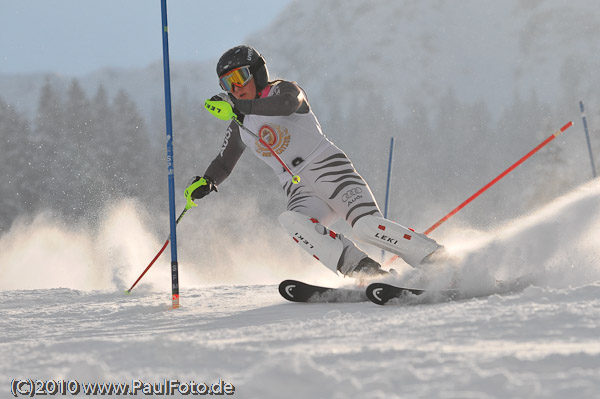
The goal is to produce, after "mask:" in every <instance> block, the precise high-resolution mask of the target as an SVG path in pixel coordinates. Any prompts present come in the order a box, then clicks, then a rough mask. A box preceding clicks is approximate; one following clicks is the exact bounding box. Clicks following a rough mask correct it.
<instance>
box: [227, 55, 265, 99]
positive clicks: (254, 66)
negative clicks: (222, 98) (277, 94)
mask: <svg viewBox="0 0 600 399" xmlns="http://www.w3.org/2000/svg"><path fill="white" fill-rule="evenodd" d="M243 66H249V67H250V72H251V73H252V76H253V77H254V83H255V84H256V90H257V92H261V91H262V89H264V88H265V87H267V84H268V82H269V70H268V69H267V64H266V63H265V59H264V58H263V56H262V55H260V53H259V52H258V51H256V49H255V48H253V47H251V46H244V45H242V46H236V47H234V48H232V49H229V50H227V51H226V52H225V53H223V55H222V56H221V58H219V62H217V75H218V76H219V77H221V76H223V75H224V74H225V73H227V72H229V71H231V70H232V69H235V68H239V67H243Z"/></svg>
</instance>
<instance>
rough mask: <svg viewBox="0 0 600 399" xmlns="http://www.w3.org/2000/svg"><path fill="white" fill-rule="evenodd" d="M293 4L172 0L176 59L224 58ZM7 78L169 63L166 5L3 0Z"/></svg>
mask: <svg viewBox="0 0 600 399" xmlns="http://www.w3.org/2000/svg"><path fill="white" fill-rule="evenodd" d="M290 2H291V0H256V1H254V2H252V3H250V2H247V1H242V0H231V1H227V2H221V1H218V2H217V1H205V0H169V1H168V2H167V14H168V25H169V58H170V60H171V62H185V61H204V60H216V59H218V57H219V56H220V55H221V54H222V53H223V52H224V51H225V50H227V49H229V48H231V47H233V46H236V45H238V44H242V43H243V42H244V41H245V39H246V38H247V37H248V35H249V34H251V33H253V32H256V31H258V30H260V29H261V28H263V27H265V26H267V25H269V24H270V23H271V22H272V21H273V20H274V19H275V18H276V17H277V15H278V14H279V13H280V12H281V11H282V10H283V9H284V8H285V7H286V6H287V5H288V4H289V3H290ZM0 49H2V51H1V52H0V74H27V73H35V72H44V73H46V72H54V73H58V74H64V75H72V76H81V75H85V74H87V73H90V72H93V71H95V70H97V69H101V68H103V67H118V68H139V67H142V68H143V67H146V66H148V65H149V64H152V63H154V62H157V61H159V62H161V60H162V23H161V2H160V0H52V1H48V0H18V1H17V0H0Z"/></svg>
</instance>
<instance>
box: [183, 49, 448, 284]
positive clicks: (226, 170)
mask: <svg viewBox="0 0 600 399" xmlns="http://www.w3.org/2000/svg"><path fill="white" fill-rule="evenodd" d="M217 75H218V77H219V82H220V86H221V88H222V89H223V90H225V91H226V92H227V93H221V94H218V95H216V96H213V97H212V98H211V99H210V100H207V102H206V105H207V109H208V110H209V111H211V112H212V113H213V114H214V115H215V116H219V117H220V115H219V114H220V113H221V114H222V113H226V112H227V111H228V110H229V112H230V113H231V111H233V113H232V115H233V117H234V118H235V119H237V121H239V122H237V121H236V120H232V122H231V123H230V125H229V127H228V129H227V131H226V134H225V140H224V143H223V146H222V148H221V150H220V152H219V153H218V155H217V156H216V158H215V159H214V160H213V161H212V163H211V164H210V165H209V167H208V168H207V169H206V171H205V173H204V175H203V177H200V176H196V177H195V178H193V181H192V184H191V185H190V186H189V187H188V189H187V190H186V193H185V194H186V198H187V199H188V201H193V200H195V199H200V198H203V197H204V196H206V195H207V194H209V193H210V192H212V191H217V186H218V185H220V184H221V183H222V182H223V181H224V180H225V179H226V178H227V177H228V176H229V174H230V173H231V171H232V169H233V167H234V166H235V164H236V162H237V161H238V159H239V158H240V156H241V155H242V152H243V151H244V150H245V148H250V149H251V151H252V152H253V153H254V154H255V155H256V156H257V157H258V158H260V159H262V160H263V161H264V162H266V163H267V164H268V165H269V166H271V167H272V168H273V169H274V171H275V173H276V174H277V175H278V177H279V181H280V182H281V184H282V186H283V190H284V192H285V194H286V195H287V198H288V201H287V210H286V211H285V212H283V213H282V214H281V215H280V216H279V222H280V223H281V225H283V227H284V228H285V229H286V230H287V231H288V233H289V234H290V235H291V236H292V238H293V239H294V240H295V241H296V242H297V243H298V244H300V245H301V246H302V247H303V248H304V249H305V250H306V251H308V252H309V253H310V254H311V255H313V256H314V257H315V258H316V259H318V260H319V261H320V262H321V263H323V264H324V265H325V266H326V267H328V268H329V269H331V270H332V271H333V272H334V273H336V272H340V273H342V274H343V275H347V276H354V277H358V276H374V275H380V274H386V273H387V272H385V271H383V270H382V269H381V265H380V264H379V263H378V262H376V261H375V260H373V259H371V258H370V257H369V256H368V255H367V254H366V253H365V252H363V251H362V250H360V249H359V248H358V247H357V246H356V245H355V244H354V243H353V242H352V241H351V240H350V239H348V238H347V237H345V236H343V235H342V234H336V233H334V232H333V231H331V230H330V229H329V227H328V226H330V225H331V224H333V223H334V222H335V221H336V220H337V219H338V218H342V219H344V220H345V221H346V222H347V223H348V224H349V225H350V226H352V232H353V235H354V236H355V237H356V239H357V240H359V241H362V242H366V243H369V244H373V245H375V246H377V247H380V248H382V249H385V250H386V251H390V252H392V253H395V254H397V255H398V256H399V257H401V258H402V259H403V260H404V261H405V262H407V263H408V264H409V265H411V266H418V265H419V264H420V263H421V262H422V261H423V260H424V259H425V258H427V257H428V256H430V255H431V254H432V253H433V252H435V251H436V250H437V249H438V248H441V246H439V245H438V244H437V243H436V242H435V241H434V240H432V239H430V238H429V237H427V236H425V235H423V234H418V233H415V232H414V231H413V230H410V229H407V228H406V227H404V226H401V225H400V224H397V223H395V222H392V221H390V220H387V219H384V218H383V217H382V214H381V211H380V210H379V207H378V205H377V202H376V201H375V198H374V197H373V194H372V192H371V190H370V188H369V186H368V185H367V183H366V182H365V180H363V178H362V177H361V176H360V175H359V174H358V173H357V172H356V170H355V168H354V166H353V164H352V163H351V162H350V160H349V159H348V157H347V155H346V154H345V153H344V152H343V151H342V150H340V149H339V148H338V147H336V146H335V145H334V144H333V143H332V142H331V141H330V140H329V139H327V138H326V137H325V136H324V135H323V132H322V131H321V126H320V124H319V122H318V120H317V118H316V116H315V114H314V113H313V109H312V108H311V106H310V104H309V102H308V99H307V96H306V93H305V92H304V90H303V89H302V88H301V87H300V86H298V85H297V84H296V83H295V82H290V81H286V80H274V81H270V80H269V73H268V69H267V65H266V63H265V60H264V58H263V57H262V55H261V54H259V53H258V52H257V51H256V50H255V49H254V48H253V47H250V46H245V45H243V46H237V47H234V48H232V49H230V50H227V51H226V52H225V53H224V54H223V55H222V56H221V58H220V59H219V62H218V63H217ZM222 119H225V118H222ZM242 124H243V125H242ZM259 137H260V138H261V139H262V140H259ZM273 153H276V154H277V155H278V157H277V156H274V154H273ZM286 168H288V169H289V170H288V169H286ZM293 176H294V177H293ZM298 180H299V181H298Z"/></svg>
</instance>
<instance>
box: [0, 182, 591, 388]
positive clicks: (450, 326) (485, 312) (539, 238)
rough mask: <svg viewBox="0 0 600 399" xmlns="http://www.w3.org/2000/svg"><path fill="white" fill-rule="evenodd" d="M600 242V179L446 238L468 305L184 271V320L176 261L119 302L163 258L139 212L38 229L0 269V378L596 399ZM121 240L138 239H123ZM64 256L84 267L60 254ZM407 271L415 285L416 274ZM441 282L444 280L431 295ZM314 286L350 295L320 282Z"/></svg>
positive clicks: (12, 245)
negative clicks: (306, 296) (365, 296)
mask: <svg viewBox="0 0 600 399" xmlns="http://www.w3.org/2000/svg"><path fill="white" fill-rule="evenodd" d="M121 223H122V224H121ZM124 226H128V227H127V228H128V229H129V230H128V231H124ZM599 228H600V181H597V180H596V181H592V182H590V183H588V184H586V185H583V186H581V187H579V188H578V189H577V190H575V191H574V192H572V193H570V194H568V195H566V196H564V197H561V198H559V199H557V200H556V201H554V202H552V203H550V204H548V205H546V206H545V207H543V208H541V209H539V210H538V211H537V212H535V213H533V214H531V215H529V216H526V217H522V218H520V219H516V220H514V221H512V222H510V223H508V224H506V225H505V226H503V227H501V228H499V229H498V230H497V231H488V232H483V231H467V230H464V229H462V230H460V229H451V228H450V227H448V230H449V232H447V233H446V237H447V243H448V247H449V250H450V251H451V252H452V254H453V255H454V256H455V257H457V258H459V259H460V262H458V263H457V264H455V266H454V268H453V271H454V273H458V276H460V287H461V290H462V292H463V293H468V292H471V294H472V295H471V296H472V297H470V298H467V299H463V300H460V301H455V302H439V303H428V304H408V305H404V306H401V305H400V306H398V305H391V306H385V307H380V306H377V305H374V304H371V303H368V302H365V303H348V304H295V303H289V302H286V301H285V300H284V299H283V298H281V297H280V296H279V294H278V293H277V285H276V280H273V281H271V282H270V283H267V284H256V283H255V282H254V280H253V279H252V278H248V277H247V276H246V275H243V274H242V275H232V277H231V280H230V282H229V283H227V284H223V283H219V284H214V283H211V282H210V281H204V282H201V280H200V282H199V281H198V280H194V279H193V278H191V277H192V275H190V274H189V273H188V272H187V271H186V268H187V265H182V266H181V268H182V276H181V277H180V280H181V304H182V307H181V308H180V309H178V310H172V309H170V306H169V305H170V298H169V292H168V291H169V290H168V288H167V287H168V281H169V277H168V269H169V268H168V262H167V261H166V260H165V259H162V260H161V262H162V263H161V262H158V263H157V264H156V265H155V266H154V269H151V272H149V273H148V275H147V276H146V277H144V279H145V280H142V281H143V283H140V285H139V287H136V288H135V289H134V290H133V292H132V294H131V295H130V296H126V295H124V294H123V290H124V289H125V288H126V287H127V286H128V284H131V282H133V279H134V278H135V277H136V276H137V275H138V274H139V273H140V272H141V270H142V269H143V267H144V266H145V264H146V263H147V262H148V261H149V260H150V259H151V258H152V256H153V251H154V252H156V251H157V250H158V248H160V240H157V239H153V238H152V235H151V234H150V233H148V232H147V231H145V230H146V229H147V228H146V227H144V223H142V222H141V221H140V219H136V212H135V211H134V210H133V209H132V204H131V203H129V202H124V203H120V204H116V205H115V206H114V207H112V208H110V210H107V216H106V218H105V220H104V221H103V227H102V228H99V229H98V230H97V231H96V232H95V233H89V232H88V233H86V232H85V231H84V229H73V228H72V227H67V226H63V227H62V228H61V227H60V226H59V225H57V224H56V223H52V222H51V220H50V218H46V219H44V218H38V219H36V220H33V221H30V222H23V223H21V224H18V225H17V226H15V227H14V228H13V230H11V232H10V233H9V234H7V235H6V236H4V237H2V239H1V240H0V253H1V254H2V255H1V256H0V263H2V265H3V266H4V265H8V268H7V269H4V270H3V276H2V277H3V278H2V279H1V280H0V281H2V284H3V285H2V287H1V288H2V290H1V291H0V309H1V313H2V315H3V317H2V318H1V319H0V331H1V335H0V337H1V338H0V357H1V358H2V359H3V362H2V363H1V365H0V375H1V376H2V381H4V382H5V384H6V386H5V388H4V389H6V390H7V389H8V384H9V381H11V380H12V379H13V378H32V379H42V380H45V379H54V380H61V379H64V380H73V379H75V380H77V381H79V382H116V383H129V384H132V382H133V381H137V380H141V381H143V382H147V383H159V382H162V381H164V380H165V379H167V380H171V379H177V380H180V381H182V382H187V381H195V382H197V383H198V382H206V383H207V384H209V385H210V384H212V383H214V382H218V381H219V380H220V379H221V380H223V381H225V382H228V383H230V384H232V385H233V386H234V387H235V393H234V397H240V398H278V397H286V398H307V397H310V398H405V397H408V396H410V397H414V398H507V397H510V398H565V397H581V398H592V397H597V396H596V395H597V392H599V391H600V342H599V341H598V328H599V327H600V299H599V298H600V266H599V262H598V260H599V259H600V256H599V253H598V252H599V248H600V245H599V244H600V233H598V231H600V230H599ZM440 229H441V228H440ZM123 233H130V234H131V235H129V234H125V236H131V237H134V233H135V235H137V237H140V239H131V240H120V237H123ZM144 241H148V242H147V243H144ZM115 242H119V243H120V244H121V248H120V249H113V251H117V252H118V257H120V258H122V259H123V258H126V259H124V260H123V262H124V263H123V264H121V265H116V264H115V266H114V267H113V268H108V269H107V266H106V264H105V263H103V261H102V259H101V258H99V257H98V256H99V254H100V253H102V252H103V251H102V249H106V248H108V247H111V246H113V245H114V243H115ZM461 243H462V244H463V245H462V246H461V245H460V244H461ZM464 243H470V245H469V246H464ZM274 245H280V244H276V243H275V244H274ZM280 246H281V245H280ZM65 248H71V249H75V251H74V252H71V254H73V255H72V256H70V257H64V256H63V255H61V254H62V251H65ZM290 248H292V246H291V245H290ZM275 251H276V249H272V250H271V252H275ZM136 254H137V255H136ZM303 259H305V260H306V259H307V258H303ZM201 263H202V260H201V259H198V260H197V264H194V265H192V266H194V267H198V268H201V266H200V265H199V264H201ZM55 265H61V266H62V270H57V269H55V267H54V266H55ZM264 267H265V268H267V269H269V268H273V270H274V268H275V267H277V266H276V265H274V264H269V263H267V264H266V265H265V266H264ZM397 267H398V270H399V273H400V279H401V280H403V281H410V280H411V279H412V278H413V277H414V276H415V275H416V274H418V273H417V272H416V271H414V270H412V269H410V270H407V269H405V268H403V267H402V265H397ZM309 270H312V269H309ZM315 270H317V269H315ZM526 273H535V275H536V277H535V279H534V284H533V285H531V286H529V287H527V288H526V289H524V290H522V291H520V292H513V293H509V294H503V295H500V294H493V292H494V290H493V289H491V288H490V287H491V286H490V285H489V281H488V280H489V278H490V276H491V275H492V274H493V275H495V276H498V277H501V278H509V277H510V276H516V275H520V274H526ZM291 274H293V273H291ZM445 274H447V273H445V271H444V270H442V271H440V272H436V273H432V274H431V276H432V279H431V284H435V283H436V282H438V283H439V282H440V281H443V280H444V279H445V278H446V276H445ZM274 275H275V276H277V273H274ZM431 276H430V277H431ZM196 277H198V276H196ZM303 277H304V278H305V279H308V280H310V281H312V282H315V283H328V284H332V285H333V284H336V283H337V284H338V285H341V284H347V283H348V282H347V281H343V280H342V279H338V278H336V277H334V276H333V275H325V274H320V269H319V272H314V271H309V272H306V274H305V275H303ZM221 278H222V277H219V278H218V279H221ZM275 278H277V277H275ZM166 285H167V287H166ZM67 286H68V287H71V288H61V287H67ZM486 293H488V294H489V293H492V294H491V295H488V296H486V295H485V294H486ZM6 390H5V392H7V391H6Z"/></svg>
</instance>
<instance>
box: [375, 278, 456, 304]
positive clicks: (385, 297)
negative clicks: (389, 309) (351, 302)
mask: <svg viewBox="0 0 600 399" xmlns="http://www.w3.org/2000/svg"><path fill="white" fill-rule="evenodd" d="M426 292H433V291H426V290H421V289H416V288H405V287H398V286H395V285H391V284H386V283H372V284H369V286H368V287H367V291H366V294H367V298H368V299H369V300H370V301H371V302H373V303H376V304H377V305H385V304H386V303H388V302H389V301H391V300H393V299H398V300H401V299H402V298H405V299H406V298H410V297H411V296H418V295H422V294H424V293H426ZM435 293H436V294H439V295H441V296H443V297H444V298H447V299H449V300H452V299H455V298H456V296H457V295H458V291H457V290H440V291H435Z"/></svg>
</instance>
